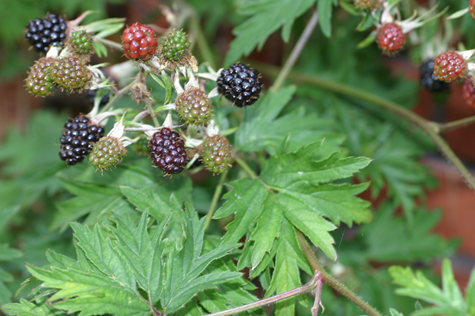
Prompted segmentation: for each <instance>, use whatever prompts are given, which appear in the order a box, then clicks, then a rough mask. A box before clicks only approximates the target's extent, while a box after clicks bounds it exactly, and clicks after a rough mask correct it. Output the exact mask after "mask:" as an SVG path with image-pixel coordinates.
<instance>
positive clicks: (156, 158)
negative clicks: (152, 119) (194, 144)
mask: <svg viewBox="0 0 475 316" xmlns="http://www.w3.org/2000/svg"><path fill="white" fill-rule="evenodd" d="M148 149H149V151H150V158H151V159H152V162H153V163H154V164H155V165H156V166H157V167H158V168H160V169H162V170H163V172H164V173H165V174H169V175H170V174H176V173H180V172H182V171H183V170H184V169H185V166H186V150H185V141H184V140H183V138H182V137H181V136H180V134H179V133H178V132H177V131H175V130H173V129H170V128H167V127H163V128H162V129H160V130H159V131H158V132H156V133H155V134H153V136H152V138H151V139H150V142H149V145H148Z"/></svg>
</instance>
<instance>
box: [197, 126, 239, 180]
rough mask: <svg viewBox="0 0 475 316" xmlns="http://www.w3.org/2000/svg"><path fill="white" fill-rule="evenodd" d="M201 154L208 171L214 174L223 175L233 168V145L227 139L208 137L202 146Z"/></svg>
mask: <svg viewBox="0 0 475 316" xmlns="http://www.w3.org/2000/svg"><path fill="white" fill-rule="evenodd" d="M200 154H201V157H202V159H203V163H204V164H205V166H206V169H207V170H208V171H210V172H213V173H223V172H224V171H226V170H228V169H229V167H231V161H232V154H231V144H230V143H229V141H228V140H227V139H226V137H223V136H220V135H213V136H208V137H206V138H205V140H204V141H203V143H202V144H201V148H200Z"/></svg>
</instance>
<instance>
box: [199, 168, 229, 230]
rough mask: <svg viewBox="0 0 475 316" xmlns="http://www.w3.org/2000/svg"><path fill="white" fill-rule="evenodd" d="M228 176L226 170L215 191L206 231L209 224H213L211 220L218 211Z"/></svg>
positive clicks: (207, 218)
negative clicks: (216, 210)
mask: <svg viewBox="0 0 475 316" xmlns="http://www.w3.org/2000/svg"><path fill="white" fill-rule="evenodd" d="M227 174H228V171H227V170H226V171H225V172H223V173H222V174H221V176H220V177H219V182H218V186H217V187H216V189H215V190H214V195H213V199H212V200H211V205H210V206H209V210H208V215H207V217H206V222H205V231H206V229H208V226H209V223H211V218H212V217H213V214H214V211H215V209H216V205H217V204H218V199H219V197H220V196H221V192H222V191H223V184H224V181H225V180H226V175H227Z"/></svg>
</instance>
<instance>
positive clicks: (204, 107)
mask: <svg viewBox="0 0 475 316" xmlns="http://www.w3.org/2000/svg"><path fill="white" fill-rule="evenodd" d="M175 103H176V110H177V112H178V115H180V117H181V118H182V119H183V120H184V121H185V122H186V123H187V124H191V123H193V124H201V125H202V124H204V123H206V122H208V121H209V120H210V119H211V115H212V114H213V107H212V105H211V100H210V99H209V98H208V96H207V95H206V94H205V93H204V92H203V91H202V90H200V89H198V88H193V87H191V88H188V89H186V90H185V91H184V92H182V93H180V94H179V95H178V97H177V99H176V102H175Z"/></svg>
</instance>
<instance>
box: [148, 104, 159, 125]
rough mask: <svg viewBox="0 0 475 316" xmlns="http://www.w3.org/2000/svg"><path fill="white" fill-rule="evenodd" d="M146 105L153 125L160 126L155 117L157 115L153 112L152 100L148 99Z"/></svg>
mask: <svg viewBox="0 0 475 316" xmlns="http://www.w3.org/2000/svg"><path fill="white" fill-rule="evenodd" d="M145 104H146V106H147V110H148V112H149V113H150V116H151V117H152V120H153V124H154V125H155V126H160V123H159V122H158V119H157V116H156V115H155V113H154V111H153V106H152V100H151V99H147V100H146V101H145Z"/></svg>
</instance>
